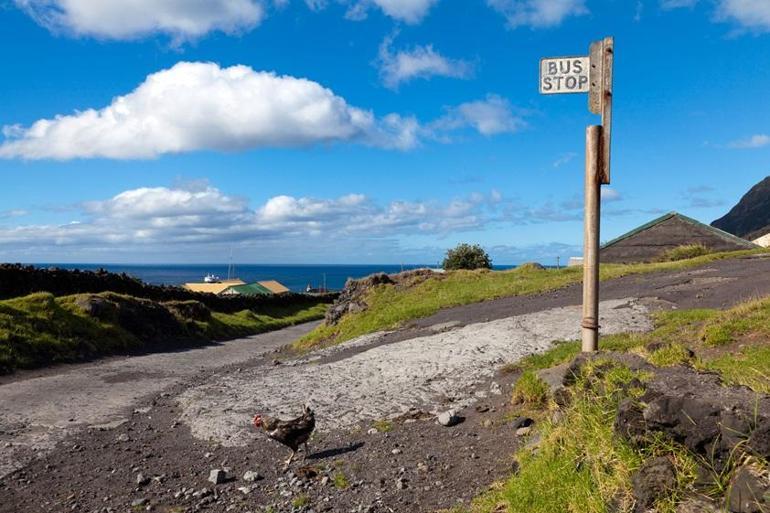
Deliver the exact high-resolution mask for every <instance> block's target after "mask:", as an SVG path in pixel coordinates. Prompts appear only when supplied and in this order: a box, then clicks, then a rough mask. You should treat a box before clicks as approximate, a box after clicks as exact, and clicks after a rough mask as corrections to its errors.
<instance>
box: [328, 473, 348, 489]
mask: <svg viewBox="0 0 770 513" xmlns="http://www.w3.org/2000/svg"><path fill="white" fill-rule="evenodd" d="M332 483H334V487H335V488H337V489H338V490H344V489H345V488H347V487H348V486H350V483H349V482H348V478H347V477H346V476H345V474H343V473H342V472H340V471H337V472H335V473H334V475H332Z"/></svg>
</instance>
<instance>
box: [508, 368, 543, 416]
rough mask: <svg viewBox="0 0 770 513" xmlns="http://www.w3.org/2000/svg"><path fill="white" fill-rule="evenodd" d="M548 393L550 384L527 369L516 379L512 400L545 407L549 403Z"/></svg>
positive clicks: (516, 402) (515, 402) (530, 405)
mask: <svg viewBox="0 0 770 513" xmlns="http://www.w3.org/2000/svg"><path fill="white" fill-rule="evenodd" d="M548 393H549V388H548V385H547V384H546V383H545V382H544V381H543V380H542V379H540V378H539V377H537V375H536V374H535V372H534V371H532V370H527V371H524V373H523V374H522V375H521V377H520V378H519V379H518V380H516V385H515V386H514V388H513V396H512V397H511V401H512V402H513V404H525V405H527V406H529V407H540V408H544V407H545V406H546V405H547V404H548Z"/></svg>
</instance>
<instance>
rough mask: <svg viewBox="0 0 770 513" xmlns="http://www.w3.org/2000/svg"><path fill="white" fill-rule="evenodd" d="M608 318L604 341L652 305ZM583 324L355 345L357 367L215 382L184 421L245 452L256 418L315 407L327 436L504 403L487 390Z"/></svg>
mask: <svg viewBox="0 0 770 513" xmlns="http://www.w3.org/2000/svg"><path fill="white" fill-rule="evenodd" d="M600 310H601V312H602V315H601V321H600V322H601V325H602V332H603V333H605V334H610V333H619V332H632V331H642V330H647V329H649V328H650V327H651V326H650V322H649V317H648V315H647V314H648V306H647V305H646V304H645V303H644V302H641V301H637V300H635V299H619V300H612V301H604V302H602V303H601V305H600ZM580 315H581V309H580V307H578V306H567V307H562V308H553V309H549V310H545V311H541V312H535V313H531V314H524V315H519V316H515V317H510V318H506V319H499V320H495V321H490V322H483V323H477V324H471V325H468V326H465V327H462V328H459V329H455V330H450V331H447V332H443V333H436V334H433V335H429V336H425V337H419V338H413V339H409V340H405V341H402V342H399V343H395V344H390V345H386V346H382V345H377V342H378V339H379V338H381V337H382V336H383V335H382V334H375V335H368V336H366V337H363V338H362V339H359V340H354V341H352V342H351V344H352V345H356V344H358V345H371V346H372V347H371V349H368V350H365V351H363V352H358V353H356V354H353V355H352V356H350V357H348V358H344V359H334V358H332V361H330V362H328V363H323V361H322V360H321V361H319V359H318V356H316V357H314V358H311V359H308V360H305V361H299V362H296V363H294V364H292V365H282V366H277V367H272V368H252V369H249V370H246V371H244V372H241V373H236V374H228V375H222V376H221V377H220V378H219V379H214V380H209V381H208V382H206V383H205V384H203V385H201V386H197V387H194V388H191V389H189V390H188V391H186V392H184V393H183V394H182V395H181V396H180V397H179V404H180V405H181V406H182V410H183V413H182V416H181V417H182V420H183V421H184V422H186V423H187V424H189V426H190V429H191V432H192V434H193V435H194V436H196V437H198V438H200V439H202V440H213V441H217V442H219V443H222V444H223V445H229V446H237V445H247V444H248V443H249V442H250V441H252V440H253V438H254V433H253V430H252V429H251V426H250V423H249V422H250V420H251V417H252V415H253V413H254V412H255V411H260V412H263V413H268V414H272V415H279V416H286V415H291V414H294V413H296V412H297V411H298V410H299V409H300V408H301V405H302V404H303V403H309V404H310V405H312V407H313V408H314V409H315V410H316V412H317V416H318V418H319V419H323V422H322V423H320V424H319V425H318V427H317V429H318V430H319V432H324V431H331V430H337V429H349V428H351V427H354V426H356V425H358V424H360V423H363V422H365V421H371V420H378V419H385V418H389V417H394V416H397V415H399V414H402V413H404V412H406V411H408V410H409V409H410V408H411V407H420V408H423V409H426V410H428V411H433V412H435V411H437V407H438V405H439V404H441V405H442V406H441V408H447V407H452V408H462V407H465V406H467V405H469V404H470V403H472V402H474V401H475V400H477V399H479V398H483V397H486V396H487V394H489V393H498V394H499V393H501V391H500V389H499V387H498V386H497V385H496V384H494V383H493V384H492V386H491V388H490V387H489V384H488V383H489V382H488V380H489V378H491V377H492V376H493V374H494V372H495V370H496V369H497V368H499V367H500V365H501V364H503V363H505V362H513V361H517V360H519V359H520V358H522V357H524V356H526V355H528V354H532V353H539V352H542V351H545V350H546V349H548V348H549V347H550V346H551V344H552V343H553V342H554V341H559V340H573V339H576V338H578V337H579V335H580V332H579V328H578V326H579V319H580ZM359 349H360V348H359ZM339 350H345V349H339ZM327 355H328V354H327ZM321 356H326V355H321Z"/></svg>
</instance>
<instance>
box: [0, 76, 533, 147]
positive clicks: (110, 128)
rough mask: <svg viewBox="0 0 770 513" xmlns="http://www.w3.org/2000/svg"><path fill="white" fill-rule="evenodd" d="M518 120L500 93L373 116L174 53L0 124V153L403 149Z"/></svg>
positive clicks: (302, 86) (318, 92)
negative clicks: (135, 73) (429, 111)
mask: <svg viewBox="0 0 770 513" xmlns="http://www.w3.org/2000/svg"><path fill="white" fill-rule="evenodd" d="M523 124H524V122H523V119H522V117H521V116H517V115H514V114H513V112H512V109H511V106H510V105H509V103H508V102H507V100H505V99H503V98H501V97H499V96H495V95H490V96H488V97H487V98H486V99H485V100H480V101H475V102H469V103H464V104H462V105H459V106H457V107H452V108H449V109H448V113H447V115H446V116H444V117H442V119H440V120H438V121H437V122H434V123H428V124H427V125H422V124H421V123H420V122H419V121H418V120H417V119H415V118H414V117H412V116H402V115H400V114H396V113H391V114H387V115H385V116H382V117H380V118H377V117H376V116H375V115H374V114H373V113H372V112H371V111H368V110H363V109H360V108H357V107H353V106H351V105H349V104H348V103H347V102H346V101H345V100H344V99H343V98H341V97H339V96H337V95H336V94H334V92H332V91H331V90H330V89H328V88H325V87H323V86H322V85H320V84H318V83H317V82H313V81H312V80H308V79H304V78H295V77H291V76H285V75H284V76H281V75H276V74H275V73H270V72H264V71H255V70H253V69H252V68H250V67H248V66H231V67H229V68H221V67H219V66H218V65H216V64H213V63H200V62H180V63H178V64H176V65H175V66H173V67H172V68H169V69H166V70H163V71H159V72H157V73H154V74H151V75H149V76H148V77H147V78H146V80H145V81H144V82H143V83H142V84H140V85H139V87H137V88H136V89H135V90H134V91H132V92H131V93H129V94H126V95H124V96H118V97H116V98H115V99H114V100H113V101H112V103H111V104H110V105H108V106H107V107H103V108H101V109H87V110H85V111H80V112H76V113H74V114H70V115H59V116H56V117H54V118H51V119H41V120H38V121H36V122H34V123H33V124H32V125H30V126H27V127H25V126H20V125H12V126H5V127H3V135H4V136H5V140H4V141H3V142H2V143H0V158H23V159H31V160H32V159H58V160H68V159H75V158H97V157H100V158H113V159H143V158H145V159H146V158H155V157H158V156H160V155H163V154H168V153H181V152H188V151H195V150H219V151H237V150H246V149H256V148H265V147H294V146H311V145H317V144H325V143H340V142H350V143H359V144H365V145H369V146H376V147H380V148H387V149H398V150H408V149H411V148H414V147H416V146H418V145H419V144H420V142H421V140H422V139H436V140H441V138H442V137H445V135H446V132H447V131H451V130H457V129H461V128H464V127H473V128H475V129H477V130H478V131H479V132H480V133H482V134H483V135H493V134H497V133H503V132H514V131H516V130H517V129H519V128H520V127H521V126H523Z"/></svg>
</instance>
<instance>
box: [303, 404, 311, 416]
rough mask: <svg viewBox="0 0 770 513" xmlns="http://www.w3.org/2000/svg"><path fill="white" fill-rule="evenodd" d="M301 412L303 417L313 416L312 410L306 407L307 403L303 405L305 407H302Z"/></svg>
mask: <svg viewBox="0 0 770 513" xmlns="http://www.w3.org/2000/svg"><path fill="white" fill-rule="evenodd" d="M302 411H303V412H304V413H305V415H312V414H313V410H311V409H310V406H308V405H307V403H305V405H304V406H303V409H302Z"/></svg>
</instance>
